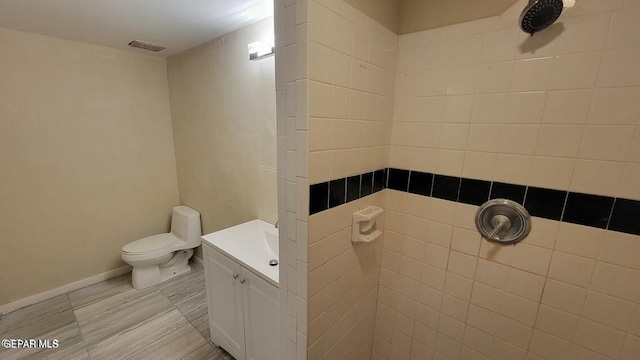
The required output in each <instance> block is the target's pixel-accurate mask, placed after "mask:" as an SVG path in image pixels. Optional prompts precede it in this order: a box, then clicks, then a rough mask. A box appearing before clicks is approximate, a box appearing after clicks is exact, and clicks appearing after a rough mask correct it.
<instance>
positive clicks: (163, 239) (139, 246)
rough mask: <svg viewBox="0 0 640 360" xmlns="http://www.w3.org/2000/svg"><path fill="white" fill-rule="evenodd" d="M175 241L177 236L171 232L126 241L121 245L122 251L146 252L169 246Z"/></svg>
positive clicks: (131, 252)
mask: <svg viewBox="0 0 640 360" xmlns="http://www.w3.org/2000/svg"><path fill="white" fill-rule="evenodd" d="M177 242H178V238H177V237H175V236H174V235H173V234H160V235H153V236H149V237H146V238H144V239H140V240H136V241H134V242H131V243H128V244H127V245H125V246H123V247H122V251H123V252H125V253H129V254H140V253H148V252H153V251H158V250H162V249H165V248H170V247H172V246H173V245H174V244H176V243H177Z"/></svg>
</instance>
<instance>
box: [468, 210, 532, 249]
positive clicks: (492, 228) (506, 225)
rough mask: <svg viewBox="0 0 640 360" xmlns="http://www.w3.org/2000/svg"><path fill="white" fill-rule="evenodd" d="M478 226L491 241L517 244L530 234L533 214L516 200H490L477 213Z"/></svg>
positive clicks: (481, 232) (482, 233)
mask: <svg viewBox="0 0 640 360" xmlns="http://www.w3.org/2000/svg"><path fill="white" fill-rule="evenodd" d="M476 228H477V229H478V231H479V232H480V234H481V235H482V236H483V237H484V238H485V239H487V240H489V241H493V242H496V243H500V244H505V245H506V244H515V243H517V242H519V241H522V240H523V239H524V238H525V237H527V235H529V232H530V231H531V216H529V212H528V211H527V209H525V208H524V207H523V206H522V205H520V204H518V203H517V202H515V201H511V200H507V199H494V200H489V201H487V202H486V203H484V204H483V205H482V206H480V208H479V209H478V212H477V213H476Z"/></svg>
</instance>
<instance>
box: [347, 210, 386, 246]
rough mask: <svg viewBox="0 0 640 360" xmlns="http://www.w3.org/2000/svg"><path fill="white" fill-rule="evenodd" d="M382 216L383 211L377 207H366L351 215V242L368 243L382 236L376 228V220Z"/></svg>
mask: <svg viewBox="0 0 640 360" xmlns="http://www.w3.org/2000/svg"><path fill="white" fill-rule="evenodd" d="M382 214H384V209H382V208H380V207H377V206H367V207H366V208H364V209H361V210H358V211H356V212H355V213H353V223H352V224H351V241H352V242H354V243H359V242H364V243H370V242H372V241H374V240H376V239H378V238H380V237H381V236H382V231H380V230H379V229H377V228H376V220H377V219H378V218H379V217H380V216H381V215H382Z"/></svg>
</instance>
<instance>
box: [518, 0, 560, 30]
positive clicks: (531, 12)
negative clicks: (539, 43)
mask: <svg viewBox="0 0 640 360" xmlns="http://www.w3.org/2000/svg"><path fill="white" fill-rule="evenodd" d="M562 8H563V3H562V0H529V5H527V7H526V8H524V10H523V11H522V14H521V15H520V27H521V28H522V30H523V31H524V32H526V33H529V34H531V35H532V36H533V34H535V33H537V32H538V31H540V30H544V29H546V28H548V27H549V26H551V24H553V23H554V22H555V21H556V20H558V18H559V17H560V14H562Z"/></svg>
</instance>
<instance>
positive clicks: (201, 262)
mask: <svg viewBox="0 0 640 360" xmlns="http://www.w3.org/2000/svg"><path fill="white" fill-rule="evenodd" d="M191 260H192V261H193V262H194V263H196V264H198V265H200V267H202V268H203V269H204V261H202V259H200V258H199V257H197V256H195V255H193V256H192V257H191Z"/></svg>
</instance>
